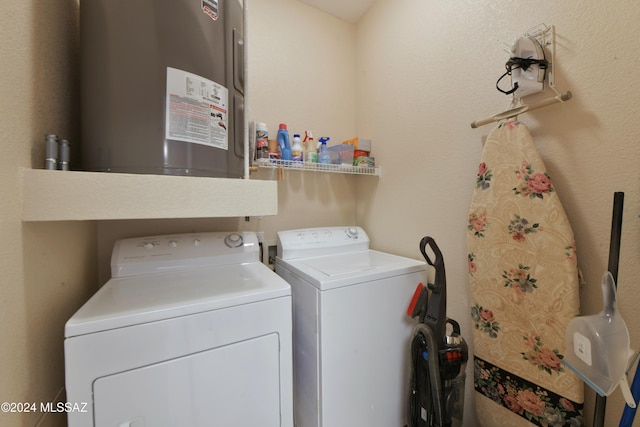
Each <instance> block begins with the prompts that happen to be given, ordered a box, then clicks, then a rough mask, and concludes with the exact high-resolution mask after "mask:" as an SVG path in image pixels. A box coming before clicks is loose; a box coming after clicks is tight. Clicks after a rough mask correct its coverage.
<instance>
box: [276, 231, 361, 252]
mask: <svg viewBox="0 0 640 427" xmlns="http://www.w3.org/2000/svg"><path fill="white" fill-rule="evenodd" d="M367 249H369V236H367V233H365V231H364V230H363V229H362V228H361V227H356V226H346V227H323V228H308V229H299V230H287V231H280V232H278V256H279V257H280V258H282V259H295V258H305V257H312V256H322V255H332V254H335V253H340V252H354V251H362V250H367Z"/></svg>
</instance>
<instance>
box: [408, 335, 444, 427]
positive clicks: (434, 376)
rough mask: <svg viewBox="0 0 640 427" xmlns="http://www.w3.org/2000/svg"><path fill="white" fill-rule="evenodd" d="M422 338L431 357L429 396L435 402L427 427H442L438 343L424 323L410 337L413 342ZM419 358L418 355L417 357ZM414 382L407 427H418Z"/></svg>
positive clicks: (442, 406)
mask: <svg viewBox="0 0 640 427" xmlns="http://www.w3.org/2000/svg"><path fill="white" fill-rule="evenodd" d="M419 334H420V335H421V336H423V337H424V340H425V344H426V347H427V348H428V349H429V351H430V352H431V356H430V357H429V361H428V365H429V383H430V388H431V396H432V401H433V400H435V404H434V405H431V406H432V408H431V409H432V411H433V412H432V414H433V417H434V418H433V420H432V421H433V423H432V424H429V426H433V427H444V419H445V418H444V414H443V408H444V405H443V404H442V397H443V390H442V381H441V379H440V366H439V359H438V342H437V341H436V336H435V333H434V332H433V330H432V329H431V328H430V327H429V326H427V325H425V324H424V323H418V324H417V325H416V326H415V327H414V328H413V332H412V334H411V336H412V337H413V340H415V338H416V337H418V335H419ZM418 356H420V355H418ZM412 357H413V358H415V357H416V355H415V352H413V351H412ZM416 368H417V367H416V361H415V360H414V376H415V375H417V369H416ZM415 385H416V384H415V382H414V384H412V390H411V398H410V399H409V402H410V403H409V405H410V408H409V413H410V414H411V416H410V419H409V427H419V426H418V419H419V413H420V410H419V408H416V407H415V406H416V404H418V405H419V402H416V399H415V396H416V390H415Z"/></svg>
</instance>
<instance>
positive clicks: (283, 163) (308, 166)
mask: <svg viewBox="0 0 640 427" xmlns="http://www.w3.org/2000/svg"><path fill="white" fill-rule="evenodd" d="M257 166H258V167H261V168H267V169H274V168H278V167H283V168H284V169H287V170H298V171H309V172H329V173H345V174H350V175H370V176H380V173H381V169H380V166H376V167H373V168H372V167H365V166H350V165H334V164H320V163H311V162H294V161H291V160H263V161H262V162H261V161H258V164H257Z"/></svg>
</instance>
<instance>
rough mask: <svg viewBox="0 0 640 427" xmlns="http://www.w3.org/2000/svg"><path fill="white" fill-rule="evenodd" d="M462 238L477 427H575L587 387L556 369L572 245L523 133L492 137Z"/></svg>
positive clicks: (568, 310) (509, 130)
mask: <svg viewBox="0 0 640 427" xmlns="http://www.w3.org/2000/svg"><path fill="white" fill-rule="evenodd" d="M467 228H468V234H467V243H468V265H469V284H470V292H471V319H472V325H473V326H474V328H473V361H474V372H475V374H474V387H475V391H476V393H475V396H476V399H475V400H476V414H477V417H478V421H479V423H480V424H481V425H482V426H483V427H500V426H504V427H517V426H531V425H538V426H581V425H582V409H583V403H584V395H583V393H584V386H583V383H582V382H581V381H580V379H579V378H578V377H577V376H576V375H575V374H573V373H572V372H571V371H570V369H567V368H566V367H564V365H563V364H562V359H563V357H564V356H563V355H564V352H565V350H564V339H565V330H566V327H567V325H568V323H569V321H570V320H571V319H572V318H573V317H574V316H576V315H578V314H579V313H578V312H579V294H578V284H579V279H578V268H577V262H576V251H575V242H574V238H573V232H572V230H571V226H570V224H569V221H568V220H567V217H566V215H565V212H564V209H563V208H562V205H561V203H560V200H559V199H558V195H557V193H556V191H555V189H554V187H553V185H552V184H551V180H550V179H549V176H548V175H547V172H546V169H545V166H544V164H543V162H542V159H541V157H540V155H539V154H538V152H537V150H536V147H535V145H534V143H533V140H532V138H531V134H530V133H529V130H528V128H527V127H526V126H525V125H523V124H520V123H518V122H513V121H511V122H506V123H503V124H501V125H500V126H498V127H497V128H495V129H494V130H492V131H491V133H490V134H489V136H488V138H487V141H486V143H485V146H484V149H483V153H482V159H481V163H480V167H479V170H478V178H477V182H476V188H475V190H474V192H473V197H472V201H471V208H470V212H469V223H468V227H467Z"/></svg>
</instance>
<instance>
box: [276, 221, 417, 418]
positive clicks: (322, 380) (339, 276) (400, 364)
mask: <svg viewBox="0 0 640 427" xmlns="http://www.w3.org/2000/svg"><path fill="white" fill-rule="evenodd" d="M276 273H278V274H279V275H280V276H282V277H283V278H284V279H285V280H286V281H287V282H289V284H290V285H291V288H292V294H293V352H294V353H293V354H294V355H293V369H294V375H293V376H294V423H295V425H296V426H297V427H347V426H348V427H351V426H367V427H400V426H403V425H405V424H406V418H407V416H406V414H407V411H408V396H407V394H408V388H409V374H410V349H409V345H410V338H411V331H412V327H413V326H414V324H413V322H412V320H411V319H409V318H408V317H407V315H406V314H405V313H406V308H407V306H408V304H409V302H410V301H411V297H412V296H413V292H414V290H415V288H416V286H417V285H418V283H421V282H422V283H426V263H425V262H423V261H418V260H413V259H409V258H405V257H400V256H396V255H392V254H388V253H383V252H379V251H375V250H372V249H370V248H369V238H368V236H367V234H366V233H365V231H364V230H363V229H362V228H360V227H331V228H315V229H304V230H290V231H282V232H279V233H278V256H277V257H276Z"/></svg>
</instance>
